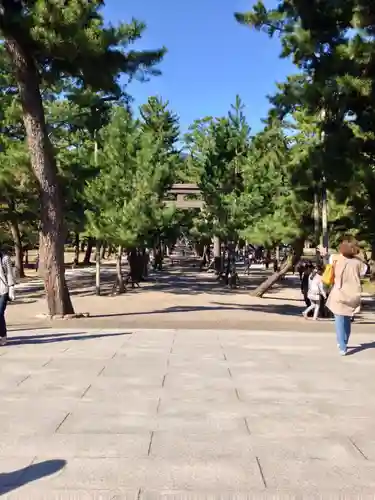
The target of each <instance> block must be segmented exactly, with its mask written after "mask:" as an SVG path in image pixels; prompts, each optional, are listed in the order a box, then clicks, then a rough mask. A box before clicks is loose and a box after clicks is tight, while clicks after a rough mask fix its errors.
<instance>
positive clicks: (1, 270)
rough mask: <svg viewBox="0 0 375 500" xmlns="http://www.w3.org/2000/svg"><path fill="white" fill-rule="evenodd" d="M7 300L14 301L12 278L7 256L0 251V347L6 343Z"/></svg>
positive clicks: (10, 265) (10, 264)
mask: <svg viewBox="0 0 375 500" xmlns="http://www.w3.org/2000/svg"><path fill="white" fill-rule="evenodd" d="M9 300H14V277H13V269H12V261H11V260H10V257H9V255H6V254H4V253H3V252H2V251H1V250H0V346H4V345H5V344H6V343H7V326H6V322H5V309H6V307H7V303H8V301H9Z"/></svg>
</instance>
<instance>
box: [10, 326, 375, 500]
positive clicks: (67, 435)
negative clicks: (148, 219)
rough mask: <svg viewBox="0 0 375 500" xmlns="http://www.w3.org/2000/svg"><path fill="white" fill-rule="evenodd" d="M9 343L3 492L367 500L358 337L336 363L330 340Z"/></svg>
mask: <svg viewBox="0 0 375 500" xmlns="http://www.w3.org/2000/svg"><path fill="white" fill-rule="evenodd" d="M11 335H12V338H13V340H12V341H11V343H10V345H9V346H8V347H6V348H2V349H1V350H0V367H1V377H0V397H1V405H0V415H1V419H0V422H1V426H0V464H1V473H0V494H3V495H4V498H9V499H17V498H18V499H25V500H26V499H27V500H32V499H37V500H41V499H48V500H54V499H59V500H63V499H64V500H65V499H69V500H71V499H73V498H74V499H75V500H77V499H79V500H81V499H85V500H86V499H87V500H95V499H99V498H100V499H103V500H104V499H105V500H107V499H114V498H116V499H125V498H126V499H132V500H135V499H139V500H146V499H147V500H148V499H158V498H167V499H172V498H174V499H190V498H191V499H193V498H194V499H200V498H220V499H228V500H229V499H233V498H238V499H242V498H248V496H247V495H250V497H251V498H309V499H310V498H318V497H319V498H320V497H322V498H339V497H340V498H350V499H352V498H374V494H375V426H374V414H375V398H374V376H375V364H374V350H373V348H374V347H375V344H371V341H372V340H373V337H371V335H369V334H360V335H357V336H356V337H355V338H354V339H353V341H355V342H356V343H357V342H358V343H362V344H364V345H363V346H362V347H359V348H356V349H354V351H353V355H350V356H348V357H346V358H341V357H339V356H338V353H337V348H336V345H335V340H334V338H333V336H332V334H328V333H325V334H323V333H315V334H313V335H312V334H306V333H300V334H296V333H290V332H289V333H285V332H284V333H283V332H265V331H252V332H244V331H242V332H239V331H224V330H222V331H212V330H211V331H203V330H194V331H188V330H138V331H129V330H112V331H111V330H90V331H83V330H48V329H45V330H34V331H32V330H28V331H27V332H24V331H13V332H11ZM162 494H164V496H163V495H162ZM236 495H237V496H236ZM340 495H341V496H340Z"/></svg>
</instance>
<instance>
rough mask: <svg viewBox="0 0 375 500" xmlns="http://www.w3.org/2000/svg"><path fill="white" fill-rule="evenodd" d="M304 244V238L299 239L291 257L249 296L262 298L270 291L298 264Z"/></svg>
mask: <svg viewBox="0 0 375 500" xmlns="http://www.w3.org/2000/svg"><path fill="white" fill-rule="evenodd" d="M304 244H305V238H299V239H298V240H297V241H296V242H295V244H294V245H293V248H294V255H293V257H292V258H289V259H288V260H287V262H285V264H284V265H283V266H282V267H281V269H280V271H277V272H276V273H273V274H272V275H271V276H270V277H269V278H267V279H266V280H265V281H263V283H261V284H260V285H259V286H258V287H257V288H256V289H255V290H254V291H253V292H252V293H251V295H253V296H254V297H263V295H264V294H265V293H266V292H268V290H270V289H271V288H272V287H273V285H274V284H275V283H277V282H278V281H279V279H280V278H281V277H282V276H284V275H285V274H286V273H287V272H288V271H290V270H291V269H292V268H293V266H295V265H296V264H297V263H298V262H299V260H300V259H301V256H302V254H303V248H304Z"/></svg>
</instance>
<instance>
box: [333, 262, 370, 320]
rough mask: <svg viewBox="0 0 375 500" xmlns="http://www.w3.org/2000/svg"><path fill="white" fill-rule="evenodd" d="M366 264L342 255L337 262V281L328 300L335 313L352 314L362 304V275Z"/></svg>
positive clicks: (341, 314)
mask: <svg viewBox="0 0 375 500" xmlns="http://www.w3.org/2000/svg"><path fill="white" fill-rule="evenodd" d="M363 268H364V264H363V262H362V261H361V260H360V259H357V258H352V259H347V258H346V257H344V256H343V255H340V256H339V258H338V259H337V261H336V263H335V282H334V285H333V288H332V290H331V292H330V294H329V297H328V300H327V307H328V309H330V310H331V311H332V312H333V314H336V315H339V316H352V315H353V314H354V311H355V310H356V309H357V308H358V307H359V306H360V304H361V292H362V285H361V275H362V274H363Z"/></svg>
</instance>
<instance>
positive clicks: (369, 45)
mask: <svg viewBox="0 0 375 500" xmlns="http://www.w3.org/2000/svg"><path fill="white" fill-rule="evenodd" d="M374 16H375V4H373V3H371V2H365V1H364V0H340V1H334V0H327V1H325V2H321V1H320V0H311V1H309V2H306V1H304V0H295V1H293V2H290V1H287V0H284V1H280V2H278V5H277V7H275V8H272V9H267V8H266V7H265V5H264V4H263V3H262V2H258V3H257V4H256V5H255V6H254V7H253V10H252V11H251V12H249V13H246V14H236V18H237V20H238V21H239V22H240V23H242V24H245V25H250V26H251V27H254V28H255V29H258V30H263V31H265V32H266V33H267V34H268V35H269V36H274V35H277V36H278V37H279V38H280V41H281V57H292V60H293V62H294V63H295V64H296V66H297V67H298V69H299V71H300V74H299V75H295V76H291V77H289V78H288V79H287V81H286V82H285V83H283V84H280V85H279V92H278V94H277V95H276V96H273V97H272V98H271V103H272V104H273V105H274V106H275V112H276V113H277V114H278V115H279V116H280V117H284V116H286V115H287V114H290V113H293V112H295V111H296V110H299V109H301V108H302V109H304V110H306V111H307V113H308V114H309V115H310V116H312V117H315V128H316V132H317V135H318V136H321V137H322V138H323V140H322V141H321V144H320V145H315V147H313V148H310V150H309V151H308V157H307V158H306V159H307V161H308V163H310V164H314V165H315V169H314V170H311V169H310V174H312V178H310V184H311V185H315V186H317V184H319V183H321V181H322V179H323V177H325V179H326V182H327V187H328V189H329V190H330V193H331V194H332V195H333V196H334V197H335V198H336V200H337V202H338V203H339V204H341V203H343V202H344V201H346V202H347V204H348V205H349V213H351V214H356V216H354V215H353V217H351V218H349V219H348V218H346V224H348V225H353V227H355V228H357V229H358V236H359V237H366V238H368V239H370V240H371V241H373V242H374V243H373V246H374V250H375V229H374V228H375V192H374V189H373V187H372V186H374V181H375V177H374V165H375V113H374V109H375V98H374V96H375V92H374V90H375V87H374V85H375V83H374V82H375V64H374V62H375V40H374V36H373V35H374ZM322 112H323V113H324V115H323V116H322ZM313 121H314V118H313ZM323 133H324V136H323ZM298 174H299V175H300V176H301V177H304V174H303V172H302V170H301V169H300V171H299V172H298ZM310 174H309V175H310ZM304 181H305V183H306V182H307V181H308V179H307V178H306V177H305V179H304Z"/></svg>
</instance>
